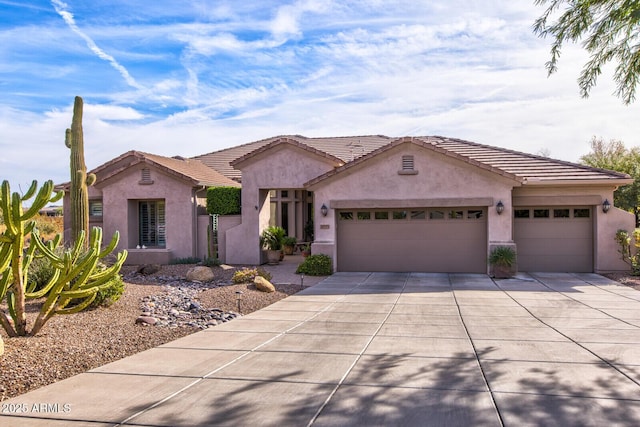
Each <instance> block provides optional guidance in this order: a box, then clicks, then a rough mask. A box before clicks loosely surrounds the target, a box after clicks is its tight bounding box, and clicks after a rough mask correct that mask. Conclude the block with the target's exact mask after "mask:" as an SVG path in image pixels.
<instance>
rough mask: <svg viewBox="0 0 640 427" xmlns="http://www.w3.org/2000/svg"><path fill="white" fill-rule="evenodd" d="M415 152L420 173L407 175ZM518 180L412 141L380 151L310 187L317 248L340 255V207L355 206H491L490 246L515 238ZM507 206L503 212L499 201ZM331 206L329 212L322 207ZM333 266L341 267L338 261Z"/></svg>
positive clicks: (489, 222)
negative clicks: (407, 161)
mask: <svg viewBox="0 0 640 427" xmlns="http://www.w3.org/2000/svg"><path fill="white" fill-rule="evenodd" d="M403 155H413V156H414V165H415V166H414V169H415V170H416V171H417V172H418V173H417V174H416V175H402V174H399V173H398V171H399V170H400V169H401V165H402V156H403ZM514 185H518V183H517V182H516V181H514V180H512V179H508V178H505V177H502V176H500V175H497V174H494V173H491V172H489V171H487V170H484V169H481V168H479V167H477V166H474V165H470V164H468V163H465V162H462V161H460V160H457V159H455V158H452V157H449V156H445V155H442V154H440V153H438V152H435V151H432V150H429V149H425V148H423V147H420V146H417V145H414V144H411V143H407V144H402V145H399V146H397V147H394V148H393V149H391V150H389V151H387V152H384V153H381V154H380V155H378V156H377V157H375V158H372V159H370V160H369V161H367V162H363V164H362V165H360V166H356V167H352V168H350V169H346V170H345V171H343V172H341V173H339V174H336V175H335V176H334V177H332V178H330V179H327V180H325V181H321V182H320V183H318V184H316V185H313V186H311V187H310V189H311V190H312V191H314V198H315V203H314V209H315V210H316V212H315V218H316V220H315V229H316V231H315V233H316V234H315V236H316V242H315V243H314V245H313V247H312V252H313V253H324V254H327V255H329V256H331V257H332V258H333V260H334V261H335V260H337V248H336V240H337V236H336V215H335V210H336V208H344V207H349V205H350V204H351V205H352V206H353V207H356V206H363V207H364V206H368V207H379V206H386V207H391V206H397V207H405V206H415V207H418V206H478V205H484V206H490V207H489V209H488V218H487V236H488V242H487V251H488V247H489V244H490V243H492V242H494V243H495V242H512V235H513V233H512V221H511V215H512V213H511V212H512V210H511V203H510V200H511V189H512V188H513V186H514ZM500 200H502V201H503V203H504V205H505V210H504V212H503V213H502V215H498V214H497V212H496V210H495V208H493V206H495V204H496V203H497V202H498V201H500ZM323 204H325V205H326V206H327V207H329V208H330V209H329V212H328V214H327V216H326V217H323V216H322V215H321V214H320V207H321V206H322V205H323ZM334 268H335V269H339V266H338V265H337V262H334Z"/></svg>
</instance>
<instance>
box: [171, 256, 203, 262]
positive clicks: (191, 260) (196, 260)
mask: <svg viewBox="0 0 640 427" xmlns="http://www.w3.org/2000/svg"><path fill="white" fill-rule="evenodd" d="M200 262H202V260H201V259H200V258H198V257H195V256H193V257H186V258H174V259H172V260H171V261H169V264H198V263H200Z"/></svg>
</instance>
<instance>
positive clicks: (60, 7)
mask: <svg viewBox="0 0 640 427" xmlns="http://www.w3.org/2000/svg"><path fill="white" fill-rule="evenodd" d="M51 4H52V5H53V7H54V9H55V10H56V12H57V13H58V15H60V16H61V17H62V19H64V22H66V23H67V25H68V26H69V28H71V30H72V31H73V32H74V33H76V34H77V35H79V36H80V37H82V39H83V40H84V41H85V42H86V43H87V46H88V47H89V49H91V51H92V52H93V53H95V54H96V55H97V56H98V57H99V58H100V59H103V60H105V61H107V62H109V63H110V64H111V66H112V67H113V68H115V69H116V70H117V71H118V72H119V73H120V75H122V77H123V78H124V79H125V81H126V82H127V84H128V85H129V86H131V87H134V88H136V89H143V88H144V87H143V86H142V85H140V84H139V83H138V82H136V80H135V79H134V78H133V77H132V76H131V74H129V71H127V69H126V68H125V67H124V66H122V65H121V64H120V63H119V62H118V61H117V60H116V59H115V58H114V57H113V56H111V55H109V54H108V53H106V52H105V51H103V50H102V49H100V47H98V45H97V44H96V43H95V42H94V41H93V39H91V37H89V36H88V35H87V34H85V32H84V31H82V30H81V29H80V28H79V27H78V25H77V24H76V21H75V19H74V17H73V14H72V13H71V12H69V10H68V7H69V6H68V5H67V4H66V3H64V2H62V1H60V0H51Z"/></svg>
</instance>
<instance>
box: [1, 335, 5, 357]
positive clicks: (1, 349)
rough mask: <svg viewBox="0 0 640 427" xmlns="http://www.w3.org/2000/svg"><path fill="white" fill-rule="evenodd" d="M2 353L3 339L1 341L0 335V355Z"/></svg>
mask: <svg viewBox="0 0 640 427" xmlns="http://www.w3.org/2000/svg"><path fill="white" fill-rule="evenodd" d="M3 354H4V341H2V337H0V356H2V355H3Z"/></svg>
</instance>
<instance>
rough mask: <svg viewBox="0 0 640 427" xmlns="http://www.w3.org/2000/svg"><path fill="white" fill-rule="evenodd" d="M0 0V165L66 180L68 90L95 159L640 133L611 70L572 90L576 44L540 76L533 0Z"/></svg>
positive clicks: (583, 139) (562, 149)
mask: <svg viewBox="0 0 640 427" xmlns="http://www.w3.org/2000/svg"><path fill="white" fill-rule="evenodd" d="M0 4H1V5H2V9H3V10H2V12H3V17H5V16H7V18H6V19H4V20H0V90H2V93H3V97H2V100H0V149H1V150H2V152H3V153H4V155H3V156H1V157H0V171H1V172H2V175H3V176H0V179H4V178H5V176H7V177H8V178H9V179H11V180H15V181H17V182H22V183H24V182H28V181H30V179H31V178H39V179H42V178H52V179H54V180H55V181H56V182H61V181H65V180H67V179H68V177H67V176H66V175H67V172H66V171H67V169H68V168H67V163H68V152H67V150H66V149H65V147H64V144H63V140H64V130H65V128H67V127H68V126H69V125H70V122H71V117H72V103H73V96H74V95H81V96H83V98H84V99H85V118H84V119H85V120H84V121H85V123H84V130H85V141H86V150H87V153H86V158H87V163H88V166H89V167H95V166H98V165H99V164H101V163H103V162H105V161H108V160H109V159H111V158H113V157H115V156H117V155H119V154H121V153H123V152H125V151H127V150H130V149H139V150H144V151H149V152H154V153H157V154H162V155H175V154H181V155H184V156H190V155H197V154H200V153H204V152H211V151H214V150H217V149H221V148H225V147H228V146H231V145H234V144H240V143H246V142H249V141H252V140H256V139H261V138H266V137H269V136H273V135H277V134H303V135H309V136H331V135H354V134H386V135H390V136H401V135H420V134H421V135H428V134H441V135H446V136H452V137H461V138H466V139H470V140H473V141H477V142H480V143H486V144H494V145H499V146H505V147H509V148H513V149H518V150H522V151H529V152H537V151H539V150H540V149H543V148H549V149H550V151H551V155H552V156H555V157H558V158H561V159H565V160H570V161H575V160H577V159H578V158H579V156H580V155H581V154H584V153H585V152H586V151H587V150H588V149H589V147H588V140H589V139H590V137H591V136H592V135H600V136H604V137H606V138H619V139H622V140H624V141H625V142H626V143H627V144H628V145H640V139H639V138H640V137H639V136H638V135H640V122H639V121H638V120H637V117H636V116H637V108H636V107H633V106H631V107H624V106H623V105H621V103H620V102H619V101H618V100H617V99H616V98H614V97H612V96H611V93H612V92H613V90H614V89H615V88H613V87H612V86H611V85H610V84H608V82H607V80H606V79H605V78H604V77H603V78H602V79H601V80H600V82H599V84H598V87H597V88H596V90H595V91H594V92H593V93H592V95H591V97H590V98H589V99H588V100H584V99H581V98H580V97H579V94H578V88H577V85H576V83H575V79H576V77H577V75H578V73H579V71H580V67H581V64H582V62H583V60H584V59H585V58H584V55H583V54H582V53H581V50H580V49H579V48H574V47H573V46H567V49H566V51H564V52H563V61H562V64H561V66H562V67H561V69H560V71H559V72H558V73H557V74H556V75H554V76H553V77H551V78H547V75H546V71H545V69H544V63H545V62H546V61H547V60H548V50H549V43H548V41H544V40H541V39H539V38H538V37H536V36H535V35H534V34H532V32H531V25H532V23H533V20H534V19H535V17H536V16H537V14H539V13H540V11H539V10H537V8H536V7H535V6H534V5H533V4H531V2H514V1H511V0H486V1H483V2H472V1H469V0H446V1H445V0H439V1H438V0H434V1H428V2H426V1H415V0H397V1H394V2H393V4H391V3H390V2H388V1H384V0H353V1H348V2H341V1H337V0H263V1H260V2H238V1H235V0H216V1H215V2H211V1H200V0H193V1H184V2H179V3H176V2H174V1H172V0H154V1H153V2H148V1H146V0H128V1H125V2H122V1H121V2H113V1H110V0H92V1H91V2H82V1H79V0H50V3H49V2H45V3H43V6H44V7H39V8H38V9H33V8H30V7H26V6H24V4H23V3H18V2H17V1H15V0H0ZM74 15H75V16H74ZM60 17H62V18H63V19H60ZM76 20H77V22H76ZM69 29H71V30H72V31H69ZM78 36H79V37H78ZM87 46H88V47H89V49H90V51H89V52H88V51H87ZM87 53H89V54H87ZM115 58H117V59H115ZM103 61H106V62H107V63H108V64H109V65H110V67H105V66H104V62H103ZM96 64H98V66H96ZM124 64H126V67H125V65H124ZM114 70H117V72H114ZM604 72H605V73H607V72H608V71H607V70H604ZM133 76H135V78H134V77H133ZM634 108H635V109H634ZM33 152H38V153H39V154H40V155H39V156H37V158H35V156H33V154H32V153H33ZM25 158H28V159H30V161H29V162H27V163H25V161H24V159H25ZM42 159H45V160H42Z"/></svg>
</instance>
